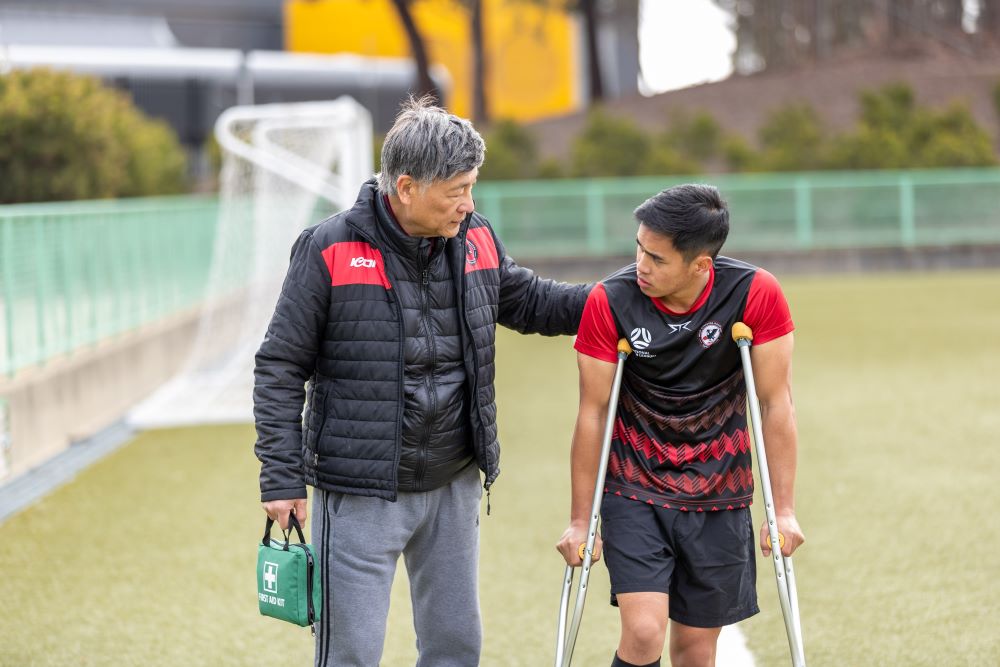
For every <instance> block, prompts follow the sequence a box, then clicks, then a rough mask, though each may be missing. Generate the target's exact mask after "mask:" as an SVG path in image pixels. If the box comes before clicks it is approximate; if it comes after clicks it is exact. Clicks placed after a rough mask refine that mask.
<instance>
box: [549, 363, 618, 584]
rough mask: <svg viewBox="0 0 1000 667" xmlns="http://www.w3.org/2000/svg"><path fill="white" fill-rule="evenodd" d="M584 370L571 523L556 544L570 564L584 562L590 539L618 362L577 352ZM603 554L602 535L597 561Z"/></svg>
mask: <svg viewBox="0 0 1000 667" xmlns="http://www.w3.org/2000/svg"><path fill="white" fill-rule="evenodd" d="M576 357H577V365H578V367H579V370H580V408H579V412H577V416H576V427H575V428H574V429H573V448H572V452H571V454H570V475H571V484H572V504H571V509H570V522H569V526H568V527H567V528H566V531H565V532H564V533H563V535H562V537H561V538H560V540H559V543H558V544H557V545H556V549H558V550H559V553H561V554H562V556H563V558H565V559H566V563H567V564H569V565H574V566H576V565H580V564H581V563H582V560H581V559H580V554H579V548H580V545H581V544H584V543H586V541H587V528H588V527H589V525H590V510H591V501H592V500H593V499H594V485H595V483H596V482H597V468H598V466H600V462H601V461H600V457H601V444H602V439H603V437H604V427H605V423H606V420H607V414H608V400H609V399H610V398H611V385H612V383H613V382H614V378H615V368H616V365H615V364H613V363H609V362H607V361H602V360H601V359H595V358H594V357H591V356H588V355H586V354H582V353H577V355H576ZM600 557H601V537H600V535H598V536H597V540H596V542H595V545H594V560H595V561H596V560H599V559H600Z"/></svg>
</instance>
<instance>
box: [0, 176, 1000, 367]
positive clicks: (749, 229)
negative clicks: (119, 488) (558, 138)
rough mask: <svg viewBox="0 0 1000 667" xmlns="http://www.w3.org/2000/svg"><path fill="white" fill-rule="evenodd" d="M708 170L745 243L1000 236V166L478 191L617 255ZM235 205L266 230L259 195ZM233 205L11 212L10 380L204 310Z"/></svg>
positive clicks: (553, 251)
mask: <svg viewBox="0 0 1000 667" xmlns="http://www.w3.org/2000/svg"><path fill="white" fill-rule="evenodd" d="M692 180H694V181H707V182H710V183H712V184H713V185H716V186H718V187H719V189H720V190H721V191H722V194H723V196H724V197H725V198H726V199H727V201H728V202H729V206H730V210H731V220H732V232H731V234H730V237H729V241H728V242H727V244H726V249H727V250H730V251H739V250H788V251H794V250H812V249H817V248H865V247H868V248H870V247H904V248H912V247H919V246H941V245H945V246H947V245H958V244H985V243H997V244H1000V169H962V170H947V171H907V172H881V171H880V172H875V171H873V172H843V173H837V172H816V173H797V174H759V175H722V176H711V177H706V176H700V177H659V178H652V177H650V178H633V179H595V180H586V181H584V180H558V181H526V182H503V183H496V182H494V183H480V184H479V185H477V186H476V192H475V195H476V204H477V206H478V208H479V210H480V212H482V213H483V214H484V215H486V216H487V217H488V218H489V219H490V221H491V222H492V223H493V225H494V227H496V229H497V231H498V233H499V234H500V237H501V238H502V239H503V241H504V243H505V244H506V246H507V250H508V252H510V253H511V255H513V256H514V257H517V258H518V259H519V260H521V261H526V260H532V259H538V258H544V257H581V258H586V257H601V256H607V255H622V254H624V255H628V254H631V253H632V252H633V249H634V247H635V222H634V220H633V218H632V210H633V209H634V208H635V207H636V206H637V205H639V204H640V203H641V202H643V201H644V200H645V199H646V198H647V197H649V196H651V195H653V194H655V193H657V192H659V191H660V190H662V189H663V188H666V187H668V186H670V185H674V184H677V183H683V182H690V181H692ZM231 205H233V206H237V205H239V206H242V207H243V208H244V209H245V213H241V212H237V213H236V214H237V215H240V216H241V217H246V219H247V224H248V225H251V224H252V205H251V202H249V201H246V202H242V203H240V202H236V203H232V202H231ZM218 213H219V205H218V202H217V201H216V200H215V199H213V198H209V197H171V198H156V199H145V200H122V201H100V202H70V203H59V204H26V205H17V206H0V263H2V264H0V374H6V375H12V374H13V373H14V372H15V371H17V370H19V369H21V368H25V367H29V366H34V365H38V364H40V363H44V362H45V361H46V360H47V359H50V358H52V357H54V356H57V355H60V354H66V353H68V352H72V351H73V350H77V349H80V348H83V347H86V346H89V345H94V344H96V343H98V342H99V341H101V340H104V339H106V338H109V337H111V336H114V335H116V334H118V333H121V332H124V331H128V330H130V329H133V328H135V327H137V326H140V325H143V324H147V323H150V322H154V321H156V320H157V319H160V318H163V317H165V316H167V315H169V314H171V313H174V312H177V311H178V310H181V309H183V308H186V307H189V306H193V305H196V304H198V303H199V302H200V300H201V299H202V298H203V296H204V290H205V286H206V284H207V282H208V276H209V272H210V270H211V269H212V244H213V241H214V238H215V230H216V219H217V216H218ZM328 213H329V211H327V210H324V209H323V207H317V214H316V220H319V219H320V218H321V217H322V216H323V215H326V214H328ZM230 214H233V213H232V212H230ZM252 239H253V235H252V234H250V233H248V234H247V235H239V236H238V237H237V238H232V239H229V240H228V241H227V246H228V247H229V253H230V255H232V254H233V253H234V252H235V253H236V254H237V255H242V256H244V257H251V256H253V254H254V253H256V252H260V251H262V249H258V248H254V247H251V246H252V245H253V243H252ZM244 245H245V246H246V247H243V246H244ZM264 250H266V251H267V252H278V253H281V254H282V256H283V257H287V252H288V249H287V248H282V249H278V248H275V249H264ZM248 265H249V264H247V263H244V262H236V263H233V262H228V263H223V264H220V265H219V266H217V267H216V270H217V273H218V272H219V271H222V273H225V274H226V275H221V276H220V275H217V276H216V282H217V283H219V282H220V281H221V284H232V285H240V284H241V281H242V280H243V279H244V275H243V274H244V273H245V270H246V268H245V267H246V266H248ZM226 267H229V268H226ZM223 269H224V270H223ZM234 271H235V274H234V275H228V274H229V273H232V272H234ZM237 274H238V275H237Z"/></svg>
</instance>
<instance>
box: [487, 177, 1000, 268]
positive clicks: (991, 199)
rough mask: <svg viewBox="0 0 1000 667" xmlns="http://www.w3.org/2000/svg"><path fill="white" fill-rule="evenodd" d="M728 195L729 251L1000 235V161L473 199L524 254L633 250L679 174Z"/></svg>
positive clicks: (544, 184)
mask: <svg viewBox="0 0 1000 667" xmlns="http://www.w3.org/2000/svg"><path fill="white" fill-rule="evenodd" d="M692 180H694V181H707V182H710V183H712V184H713V185H716V186H718V187H719V189H720V190H721V191H722V194H723V196H724V197H725V198H726V200H727V201H728V203H729V207H730V211H731V225H732V230H731V232H730V236H729V241H728V242H727V243H726V250H727V251H730V252H733V251H739V250H810V249H815V248H857V247H869V248H870V247H916V246H928V245H954V244H965V243H1000V170H998V169H961V170H946V171H904V172H891V171H871V172H815V173H795V174H757V175H720V176H708V177H706V176H695V177H674V176H670V177H656V178H645V177H644V178H630V179H595V180H585V181H584V180H573V181H532V182H506V183H481V184H479V185H477V186H476V193H475V194H476V203H477V205H478V207H479V210H480V211H481V212H482V213H483V214H484V215H486V216H487V217H488V218H489V219H490V221H491V222H492V223H493V225H494V227H496V228H497V230H498V232H499V234H500V236H501V238H502V239H503V240H504V243H505V244H506V245H507V249H508V251H509V252H510V253H511V254H512V255H513V256H515V257H518V258H519V259H522V258H523V259H526V258H534V257H554V256H556V257H577V256H580V257H588V256H590V257H593V256H606V255H608V254H630V253H632V252H633V249H634V247H635V222H634V219H633V217H632V211H633V210H634V209H635V207H636V206H638V205H639V204H641V203H642V202H643V201H644V200H645V199H646V198H647V197H650V196H651V195H654V194H656V193H657V192H659V191H660V190H662V189H664V188H666V187H668V186H670V185H674V184H677V183H684V182H690V181H692Z"/></svg>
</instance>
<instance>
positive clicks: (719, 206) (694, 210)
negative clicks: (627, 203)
mask: <svg viewBox="0 0 1000 667" xmlns="http://www.w3.org/2000/svg"><path fill="white" fill-rule="evenodd" d="M634 215H635V217H636V219H637V220H638V221H639V222H641V223H642V224H644V225H646V226H647V227H649V228H650V229H651V230H652V231H654V232H656V233H657V234H661V235H663V236H666V237H667V238H669V239H670V241H671V242H672V243H673V245H674V248H675V249H676V250H677V252H679V253H680V254H681V255H682V256H683V257H684V260H685V261H688V262H690V261H692V260H693V259H694V258H695V257H697V256H698V255H700V254H703V253H704V254H706V255H709V256H710V257H711V258H712V259H715V257H716V255H718V254H719V250H721V249H722V244H724V243H725V242H726V237H727V236H729V209H728V208H727V207H726V202H725V201H724V200H723V199H722V197H721V196H720V195H719V191H718V189H716V188H715V187H713V186H711V185H703V184H700V183H689V184H686V185H675V186H674V187H672V188H667V189H666V190H664V191H663V192H660V193H659V194H657V195H654V196H652V197H650V198H649V199H647V200H646V201H644V202H643V203H642V204H641V205H640V206H639V207H638V208H637V209H635V213H634Z"/></svg>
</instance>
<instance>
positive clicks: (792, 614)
mask: <svg viewBox="0 0 1000 667" xmlns="http://www.w3.org/2000/svg"><path fill="white" fill-rule="evenodd" d="M733 340H734V341H736V345H737V346H739V348H740V358H741V359H742V360H743V378H744V379H745V380H746V384H747V400H748V402H749V403H750V424H751V427H752V428H753V441H754V447H755V450H756V452H757V467H758V468H759V469H760V484H761V486H762V487H763V488H762V489H761V492H762V493H763V495H764V512H765V513H766V514H767V532H768V535H770V537H771V556H772V557H773V558H774V576H775V579H776V580H777V582H778V601H779V602H780V603H781V614H782V616H784V618H785V633H786V634H787V635H788V648H789V650H790V651H791V653H792V665H793V667H805V664H806V655H805V649H804V647H803V645H802V624H801V621H800V620H799V596H798V594H797V593H796V591H795V571H794V570H793V569H792V557H791V556H787V557H786V556H782V555H781V547H782V546H783V545H784V543H785V536H784V535H782V534H781V533H779V532H778V523H777V521H776V519H775V517H774V498H773V497H772V496H771V476H770V474H769V473H768V469H767V453H766V452H765V451H764V433H763V431H762V429H761V421H760V402H759V401H758V400H757V386H756V384H755V383H754V380H753V366H751V365H750V342H751V341H752V340H753V331H751V329H750V327H748V326H747V325H745V324H743V322H737V323H736V324H734V325H733Z"/></svg>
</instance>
